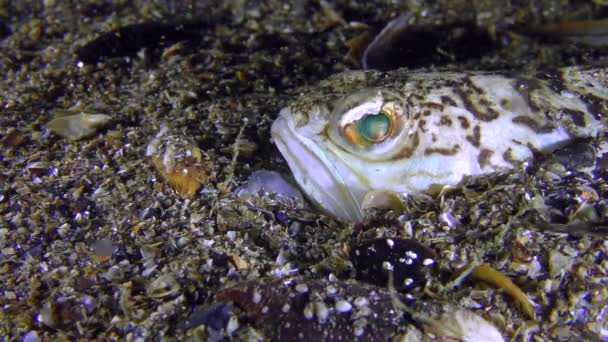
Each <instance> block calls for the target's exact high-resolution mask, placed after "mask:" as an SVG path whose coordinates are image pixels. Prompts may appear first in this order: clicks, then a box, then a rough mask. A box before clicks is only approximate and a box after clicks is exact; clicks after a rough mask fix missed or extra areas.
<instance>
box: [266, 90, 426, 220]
mask: <svg viewBox="0 0 608 342" xmlns="http://www.w3.org/2000/svg"><path fill="white" fill-rule="evenodd" d="M325 100H326V101H323V99H321V98H319V99H316V100H315V99H313V100H311V99H310V98H307V99H306V101H301V102H298V101H296V102H295V103H292V105H290V106H288V107H286V108H283V109H282V110H281V112H280V114H279V117H278V118H277V119H276V121H275V122H274V123H273V125H272V129H271V134H272V137H273V139H274V141H275V143H276V145H277V147H278V148H279V150H280V152H281V153H282V154H283V156H284V157H285V159H286V160H287V163H288V164H289V167H290V169H291V171H292V172H293V174H294V177H295V179H296V180H297V181H298V183H299V185H300V187H301V188H302V190H303V191H304V192H305V193H306V194H307V197H308V198H309V199H310V200H311V201H312V202H313V203H314V204H315V205H316V206H317V207H318V208H320V209H321V210H323V211H324V212H325V213H327V214H329V215H331V216H333V217H335V218H337V219H338V220H340V221H343V222H360V221H362V219H363V208H362V202H363V199H364V197H365V195H366V194H367V193H368V192H370V191H371V190H378V189H380V190H382V189H387V190H390V189H392V188H393V185H394V184H390V182H391V179H392V178H391V177H387V176H386V175H387V174H388V173H390V172H391V171H392V170H391V165H392V164H393V163H392V161H393V160H394V159H396V158H399V157H401V156H402V155H403V153H406V154H407V153H408V152H407V151H408V150H411V149H415V148H416V145H417V144H418V142H417V141H416V134H417V133H416V130H414V129H413V127H412V125H411V123H410V121H409V120H408V118H409V115H408V110H407V107H406V102H405V101H404V99H403V98H402V97H400V96H399V95H398V94H397V93H396V92H392V91H390V90H386V89H382V88H374V87H369V88H367V87H364V88H362V89H359V90H356V91H353V92H351V93H348V94H346V95H343V96H338V97H333V98H332V97H330V99H329V100H328V99H327V98H326V99H325Z"/></svg>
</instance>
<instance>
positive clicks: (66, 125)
mask: <svg viewBox="0 0 608 342" xmlns="http://www.w3.org/2000/svg"><path fill="white" fill-rule="evenodd" d="M110 120H111V117H110V116H109V115H105V114H86V113H80V114H74V115H66V116H60V117H57V118H55V119H53V120H51V122H49V123H48V125H47V127H48V128H49V129H50V130H51V131H53V132H55V133H56V134H58V135H60V136H61V137H63V138H66V139H68V140H71V141H75V140H79V139H82V138H86V137H89V136H91V135H93V134H95V133H96V132H97V131H98V130H99V129H100V128H102V127H103V126H105V125H107V124H108V123H109V122H110Z"/></svg>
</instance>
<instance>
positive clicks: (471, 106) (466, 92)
mask: <svg viewBox="0 0 608 342" xmlns="http://www.w3.org/2000/svg"><path fill="white" fill-rule="evenodd" d="M454 92H455V93H456V94H458V95H459V96H460V98H461V99H462V103H463V104H464V107H465V108H466V109H467V110H468V111H469V112H471V114H473V116H474V117H475V118H477V119H478V120H481V121H492V120H495V119H496V118H498V116H499V114H498V112H497V111H496V110H494V108H491V107H490V106H488V105H487V104H488V103H489V102H487V101H483V99H477V101H475V100H476V98H475V97H476V94H474V93H473V92H472V91H471V88H464V89H463V88H456V89H454ZM477 96H479V95H477ZM482 102H483V103H482ZM484 103H485V105H484ZM478 105H482V106H485V108H480V107H479V106H478Z"/></svg>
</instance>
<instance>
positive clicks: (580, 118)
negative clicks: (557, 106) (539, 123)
mask: <svg viewBox="0 0 608 342" xmlns="http://www.w3.org/2000/svg"><path fill="white" fill-rule="evenodd" d="M562 112H563V113H564V114H566V115H568V116H570V119H571V120H572V123H573V124H575V125H577V126H579V127H584V126H585V125H586V124H587V122H586V120H585V113H583V112H582V111H580V110H577V109H569V108H564V109H562Z"/></svg>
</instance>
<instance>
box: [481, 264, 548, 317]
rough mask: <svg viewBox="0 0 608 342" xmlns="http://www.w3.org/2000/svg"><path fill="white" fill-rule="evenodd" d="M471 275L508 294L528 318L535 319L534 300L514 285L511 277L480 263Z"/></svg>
mask: <svg viewBox="0 0 608 342" xmlns="http://www.w3.org/2000/svg"><path fill="white" fill-rule="evenodd" d="M471 277H472V278H473V279H476V280H481V281H484V282H487V283H490V284H492V285H494V286H496V287H497V288H499V289H502V290H504V291H505V292H506V293H507V294H508V295H509V296H511V297H512V298H513V299H514V300H515V302H516V303H518V304H519V305H520V306H521V309H522V311H523V312H524V313H525V314H526V316H528V317H529V318H530V319H534V320H535V319H536V309H535V308H534V307H535V304H534V302H532V300H531V299H530V298H528V296H527V295H526V294H525V293H524V292H523V291H522V290H521V289H520V288H519V286H517V285H515V284H514V283H513V282H512V281H511V279H509V278H508V277H507V276H505V275H504V274H502V273H500V272H499V271H497V270H495V269H494V268H493V267H492V266H490V265H489V264H481V265H479V266H477V267H475V269H473V271H472V272H471Z"/></svg>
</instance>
